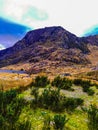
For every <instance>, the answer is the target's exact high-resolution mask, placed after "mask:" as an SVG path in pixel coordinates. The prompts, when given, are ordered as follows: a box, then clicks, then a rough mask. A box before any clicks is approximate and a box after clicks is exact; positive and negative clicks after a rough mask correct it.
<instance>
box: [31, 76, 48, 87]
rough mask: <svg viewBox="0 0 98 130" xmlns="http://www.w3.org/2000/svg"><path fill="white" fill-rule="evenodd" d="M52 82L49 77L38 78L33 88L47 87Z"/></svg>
mask: <svg viewBox="0 0 98 130" xmlns="http://www.w3.org/2000/svg"><path fill="white" fill-rule="evenodd" d="M49 83H50V81H49V80H48V78H47V76H37V77H36V78H35V82H34V83H33V86H35V87H46V86H47V85H48V84H49Z"/></svg>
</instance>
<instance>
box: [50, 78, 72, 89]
mask: <svg viewBox="0 0 98 130" xmlns="http://www.w3.org/2000/svg"><path fill="white" fill-rule="evenodd" d="M51 85H52V86H55V87H57V88H62V89H67V90H69V89H70V90H71V86H72V80H69V79H67V78H61V77H60V76H57V77H55V78H54V80H53V81H52V83H51Z"/></svg>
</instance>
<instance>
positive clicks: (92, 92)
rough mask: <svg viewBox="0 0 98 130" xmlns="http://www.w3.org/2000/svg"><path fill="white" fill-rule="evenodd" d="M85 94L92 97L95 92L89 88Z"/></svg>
mask: <svg viewBox="0 0 98 130" xmlns="http://www.w3.org/2000/svg"><path fill="white" fill-rule="evenodd" d="M87 93H88V95H90V96H92V95H94V93H95V92H94V90H93V89H91V88H89V89H88V91H87Z"/></svg>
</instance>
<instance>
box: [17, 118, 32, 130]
mask: <svg viewBox="0 0 98 130" xmlns="http://www.w3.org/2000/svg"><path fill="white" fill-rule="evenodd" d="M16 130H31V122H30V121H29V120H26V121H23V122H21V123H18V126H17V127H16Z"/></svg>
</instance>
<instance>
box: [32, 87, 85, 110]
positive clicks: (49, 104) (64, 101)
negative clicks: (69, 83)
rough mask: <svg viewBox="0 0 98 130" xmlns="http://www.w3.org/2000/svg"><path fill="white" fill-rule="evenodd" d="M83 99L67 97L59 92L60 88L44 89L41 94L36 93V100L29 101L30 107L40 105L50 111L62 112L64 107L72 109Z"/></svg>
mask: <svg viewBox="0 0 98 130" xmlns="http://www.w3.org/2000/svg"><path fill="white" fill-rule="evenodd" d="M82 103H83V100H82V99H80V98H67V97H65V96H64V95H61V94H60V89H56V90H54V89H51V88H47V89H44V91H43V92H42V94H38V98H37V101H36V99H34V100H33V101H32V103H31V106H32V107H35V106H37V107H42V108H45V109H50V110H52V111H55V112H56V111H57V112H62V111H64V110H65V109H69V110H73V109H75V108H76V107H77V106H79V105H81V104H82Z"/></svg>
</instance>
